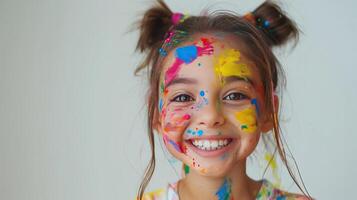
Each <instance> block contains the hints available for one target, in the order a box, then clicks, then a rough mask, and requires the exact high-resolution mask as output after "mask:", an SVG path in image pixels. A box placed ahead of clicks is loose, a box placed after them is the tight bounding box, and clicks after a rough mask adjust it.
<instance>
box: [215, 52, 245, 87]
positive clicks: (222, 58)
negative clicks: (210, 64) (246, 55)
mask: <svg viewBox="0 0 357 200" xmlns="http://www.w3.org/2000/svg"><path fill="white" fill-rule="evenodd" d="M240 61H241V53H240V51H239V50H237V49H225V50H224V51H223V52H222V53H221V54H220V55H219V56H218V57H217V58H216V59H215V63H214V65H215V72H216V74H217V76H218V77H219V78H220V79H221V82H222V83H224V78H223V77H231V76H236V77H240V78H242V79H248V77H251V75H252V72H251V71H250V69H249V67H248V65H247V64H246V63H242V62H240Z"/></svg>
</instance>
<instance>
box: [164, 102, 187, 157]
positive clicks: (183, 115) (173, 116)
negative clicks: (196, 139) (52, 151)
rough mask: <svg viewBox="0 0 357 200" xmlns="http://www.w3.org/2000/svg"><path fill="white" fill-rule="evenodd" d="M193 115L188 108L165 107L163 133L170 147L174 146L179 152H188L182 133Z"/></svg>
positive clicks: (166, 143)
mask: <svg viewBox="0 0 357 200" xmlns="http://www.w3.org/2000/svg"><path fill="white" fill-rule="evenodd" d="M191 115H192V114H191V113H190V112H188V110H187V109H183V108H174V107H170V106H168V107H166V108H164V109H163V116H162V124H161V125H162V130H163V133H162V135H163V139H164V143H165V145H166V146H167V147H168V148H173V149H175V150H176V151H178V152H179V153H185V152H186V147H185V146H184V145H183V142H182V134H183V133H184V132H185V130H186V128H187V126H188V125H189V123H190V120H191Z"/></svg>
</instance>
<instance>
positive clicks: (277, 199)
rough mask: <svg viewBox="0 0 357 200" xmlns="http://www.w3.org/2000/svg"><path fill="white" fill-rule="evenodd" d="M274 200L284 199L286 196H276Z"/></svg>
mask: <svg viewBox="0 0 357 200" xmlns="http://www.w3.org/2000/svg"><path fill="white" fill-rule="evenodd" d="M276 200H286V197H285V196H278V197H277V198H276Z"/></svg>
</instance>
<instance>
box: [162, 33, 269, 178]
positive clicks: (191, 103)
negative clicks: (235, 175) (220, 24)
mask: <svg viewBox="0 0 357 200" xmlns="http://www.w3.org/2000/svg"><path fill="white" fill-rule="evenodd" d="M232 41H236V40H232V38H230V39H229V38H228V37H225V38H223V37H221V36H213V35H200V36H198V37H195V38H193V40H192V41H191V42H188V43H185V44H183V45H181V46H180V47H178V48H176V49H175V50H173V51H172V52H170V54H168V55H167V56H166V57H165V62H164V68H163V73H162V74H161V77H162V78H161V83H160V92H159V93H160V98H159V105H158V107H159V120H158V121H159V123H158V125H157V130H158V131H159V133H160V134H162V137H163V139H164V143H165V145H166V147H167V149H168V150H169V151H170V153H171V154H172V155H173V156H175V157H176V158H177V159H179V160H181V161H182V162H183V163H185V164H186V165H187V166H189V167H190V168H191V169H195V171H196V172H199V173H200V174H202V175H207V176H217V177H218V176H224V175H226V174H227V173H228V171H229V170H230V169H231V168H232V167H233V166H234V165H236V164H237V163H239V162H244V161H245V159H246V158H247V157H248V156H249V155H250V154H251V153H252V151H253V150H254V149H255V147H256V145H257V143H258V140H259V137H260V133H261V132H262V131H263V132H265V131H267V130H265V129H266V128H264V127H266V126H267V125H266V124H265V123H267V122H265V121H266V120H264V118H265V117H264V108H263V106H262V105H263V99H262V97H263V89H262V88H263V86H262V83H261V80H260V77H259V73H258V70H257V68H256V66H254V63H253V62H250V61H249V60H247V59H246V57H245V56H244V55H243V53H242V51H241V49H240V48H239V46H238V45H237V44H233V43H236V42H232Z"/></svg>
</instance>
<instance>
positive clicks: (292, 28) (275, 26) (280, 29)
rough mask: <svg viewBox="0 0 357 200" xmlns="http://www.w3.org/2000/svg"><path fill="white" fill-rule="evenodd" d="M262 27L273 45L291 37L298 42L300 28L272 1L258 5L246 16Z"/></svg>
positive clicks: (281, 43)
mask: <svg viewBox="0 0 357 200" xmlns="http://www.w3.org/2000/svg"><path fill="white" fill-rule="evenodd" d="M244 18H246V19H247V20H248V21H249V22H253V23H254V25H255V26H256V27H257V28H258V29H260V30H261V31H262V32H263V33H264V36H265V38H266V39H267V42H268V43H269V44H270V45H271V46H279V45H283V44H285V43H286V42H288V41H289V40H291V39H294V40H295V42H297V40H298V38H299V30H298V28H297V25H296V24H295V22H294V21H293V20H291V19H290V18H289V17H287V16H286V14H285V13H284V12H283V11H282V9H281V8H280V7H279V6H278V5H277V4H275V3H273V2H271V1H266V2H264V3H262V4H261V5H260V6H258V7H257V8H256V9H255V10H254V11H253V12H252V13H248V14H247V15H245V16H244Z"/></svg>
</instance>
